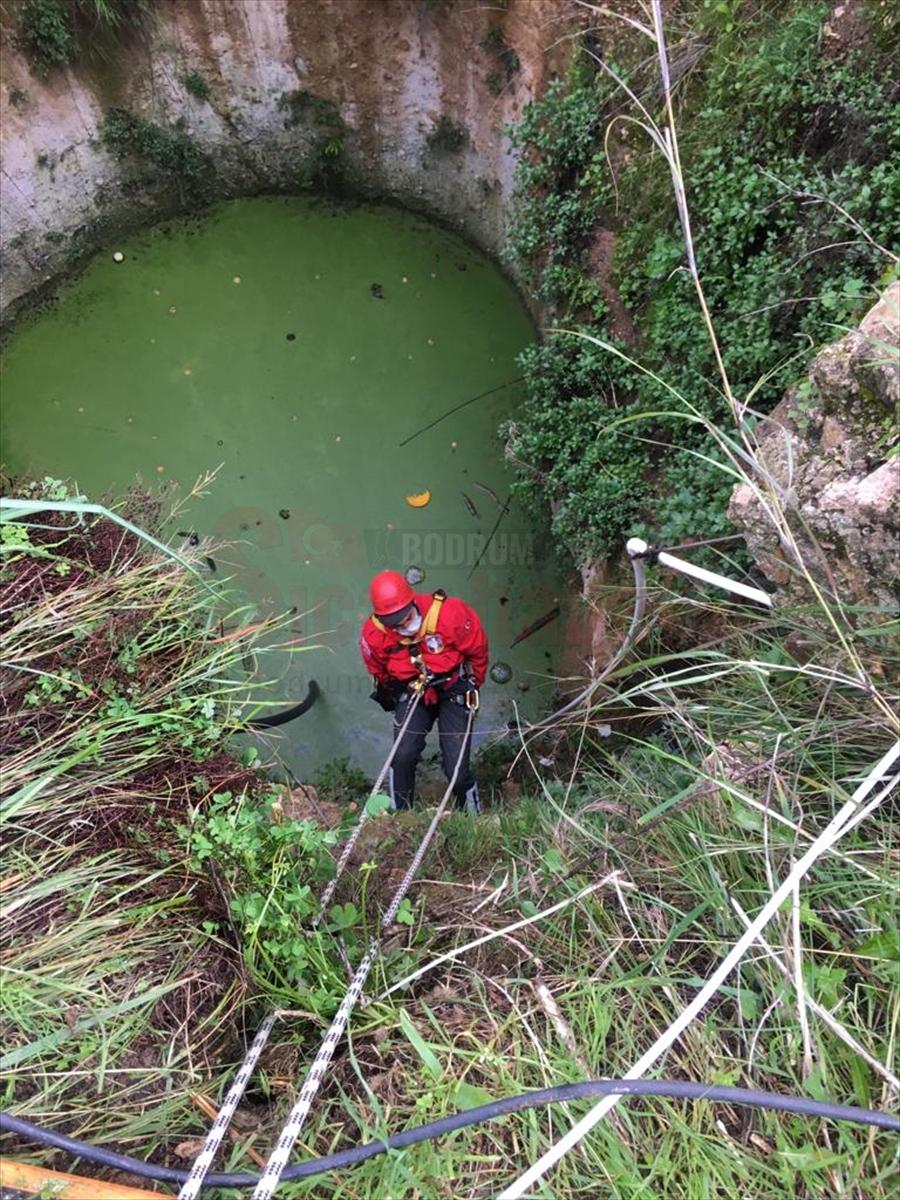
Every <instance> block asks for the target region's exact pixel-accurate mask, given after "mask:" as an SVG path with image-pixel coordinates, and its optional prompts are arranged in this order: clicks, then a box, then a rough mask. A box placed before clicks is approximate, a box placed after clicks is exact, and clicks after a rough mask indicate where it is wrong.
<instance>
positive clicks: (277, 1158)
mask: <svg viewBox="0 0 900 1200" xmlns="http://www.w3.org/2000/svg"><path fill="white" fill-rule="evenodd" d="M474 716H475V712H474V709H469V718H468V721H467V722H466V729H465V732H464V733H463V736H462V741H461V744H460V750H459V754H458V755H457V759H456V766H455V768H454V770H453V777H452V778H451V780H450V782H449V783H448V784H447V790H446V791H445V792H444V795H443V796H442V797H441V802H440V804H439V805H438V806H437V810H436V811H435V814H434V817H433V818H432V821H431V824H430V825H429V826H428V830H427V832H426V834H425V836H424V838H423V839H422V841H421V843H420V844H419V848H418V850H416V853H415V855H414V856H413V860H412V862H411V863H410V865H409V869H408V870H407V872H406V874H405V875H404V876H403V879H402V880H401V882H400V886H399V887H398V888H397V890H396V892H395V893H394V896H393V898H392V900H391V902H390V904H389V905H388V908H387V911H386V912H385V914H384V916H383V917H382V919H381V929H382V932H386V931H387V930H388V929H389V928H390V926H391V925H392V923H393V921H394V917H395V916H396V915H397V910H398V909H399V907H400V905H401V903H402V902H403V898H404V897H405V895H406V893H407V891H408V890H409V887H410V884H411V883H412V881H413V879H414V878H415V875H416V872H417V871H418V869H419V867H420V866H421V864H422V860H423V859H424V857H425V854H426V852H427V850H428V847H429V845H430V843H431V839H432V838H433V837H434V834H435V831H436V830H437V827H438V822H439V821H440V819H441V817H442V816H443V815H444V810H445V809H446V807H447V803H448V801H449V799H450V796H451V795H452V794H453V789H454V787H455V786H456V780H457V778H458V776H459V768H460V765H461V764H462V759H463V754H464V752H465V747H466V739H467V738H468V736H469V733H470V732H471V729H472V720H473V718H474ZM380 944H381V938H380V936H379V935H378V934H375V935H374V936H373V938H372V940H371V941H370V942H369V948H368V950H367V951H366V955H365V957H364V958H363V960H362V962H360V964H359V966H358V967H357V969H356V974H355V975H354V976H353V979H352V981H351V983H350V986H349V988H348V989H347V992H346V994H345V996H344V999H343V1000H342V1002H341V1005H340V1008H339V1009H338V1011H337V1013H336V1014H335V1016H334V1019H333V1021H332V1022H331V1027H330V1029H329V1030H328V1032H327V1033H326V1034H325V1037H324V1038H323V1040H322V1044H321V1046H320V1047H319V1052H318V1054H317V1055H316V1057H315V1059H314V1061H313V1064H312V1066H311V1067H310V1069H309V1074H308V1075H307V1077H306V1082H305V1083H304V1084H303V1087H302V1089H301V1091H300V1095H299V1096H298V1097H297V1102H296V1103H295V1105H294V1107H293V1108H292V1109H291V1113H290V1116H289V1117H288V1119H287V1122H286V1123H285V1125H284V1128H283V1129H282V1131H281V1133H280V1134H279V1137H278V1141H277V1142H276V1144H275V1149H274V1150H273V1151H272V1153H271V1155H270V1156H269V1161H268V1162H267V1163H266V1166H265V1170H264V1171H263V1173H262V1175H261V1176H260V1179H259V1183H258V1184H257V1185H256V1188H255V1190H254V1192H253V1200H271V1197H272V1196H273V1195H274V1194H275V1189H276V1188H277V1187H278V1183H279V1181H280V1179H281V1175H282V1172H283V1171H284V1169H285V1167H286V1166H287V1161H288V1158H289V1157H290V1154H291V1151H292V1150H293V1148H294V1143H295V1142H296V1140H297V1138H298V1137H299V1135H300V1131H301V1129H302V1128H303V1124H304V1122H305V1121H306V1118H307V1116H308V1115H309V1112H310V1109H311V1108H312V1104H313V1100H314V1099H315V1096H316V1093H317V1092H318V1090H319V1084H320V1083H321V1082H322V1077H323V1076H324V1074H325V1072H326V1070H327V1069H328V1064H329V1063H330V1062H331V1058H332V1055H333V1054H334V1051H335V1048H336V1046H337V1044H338V1042H339V1041H340V1039H341V1037H342V1036H343V1033H344V1030H345V1029H346V1027H347V1022H348V1021H349V1019H350V1014H351V1013H352V1011H353V1009H354V1007H355V1005H356V1002H357V1001H358V1000H359V997H360V996H361V994H362V990H363V988H364V987H365V983H366V979H367V978H368V976H369V972H370V971H371V969H372V965H373V963H374V962H375V960H376V958H377V957H378V951H379V948H380Z"/></svg>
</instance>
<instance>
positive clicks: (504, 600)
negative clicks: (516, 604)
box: [500, 596, 509, 604]
mask: <svg viewBox="0 0 900 1200" xmlns="http://www.w3.org/2000/svg"><path fill="white" fill-rule="evenodd" d="M500 603H501V604H509V596H501V597H500Z"/></svg>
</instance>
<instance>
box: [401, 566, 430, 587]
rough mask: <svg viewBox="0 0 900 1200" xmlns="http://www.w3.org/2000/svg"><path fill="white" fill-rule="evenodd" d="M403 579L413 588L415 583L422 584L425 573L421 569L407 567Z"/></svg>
mask: <svg viewBox="0 0 900 1200" xmlns="http://www.w3.org/2000/svg"><path fill="white" fill-rule="evenodd" d="M404 578H405V579H406V582H407V583H408V584H409V585H410V587H415V585H416V584H417V583H422V581H423V580H424V578H425V572H424V571H423V570H422V568H421V567H407V568H406V570H405V572H404Z"/></svg>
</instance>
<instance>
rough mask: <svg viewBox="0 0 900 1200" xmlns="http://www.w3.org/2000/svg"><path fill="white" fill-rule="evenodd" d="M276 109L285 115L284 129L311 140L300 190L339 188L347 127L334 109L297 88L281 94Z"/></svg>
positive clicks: (316, 97) (334, 107) (335, 107)
mask: <svg viewBox="0 0 900 1200" xmlns="http://www.w3.org/2000/svg"><path fill="white" fill-rule="evenodd" d="M278 107H279V108H280V109H281V110H282V111H283V112H284V113H286V116H285V119H284V127H285V129H293V128H301V129H302V130H303V131H304V132H306V133H308V134H310V135H311V137H312V145H311V148H310V150H309V152H308V153H307V155H306V157H305V158H304V160H303V163H302V165H301V169H300V178H299V180H298V183H299V186H300V187H301V188H302V189H304V190H322V191H326V192H327V191H334V190H335V189H337V188H339V187H340V185H341V179H342V171H341V159H342V158H343V155H344V149H345V141H346V137H347V125H346V122H345V121H344V119H343V117H342V116H341V114H340V113H339V112H338V109H337V106H336V105H335V104H332V102H331V101H330V100H324V99H323V98H322V97H321V96H317V95H315V93H313V92H309V91H306V89H304V88H300V89H298V90H297V91H294V92H283V93H282V95H281V96H279V98H278Z"/></svg>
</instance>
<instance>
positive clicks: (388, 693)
mask: <svg viewBox="0 0 900 1200" xmlns="http://www.w3.org/2000/svg"><path fill="white" fill-rule="evenodd" d="M369 699H370V700H374V701H375V703H376V704H380V705H381V707H382V708H383V709H384V711H385V712H393V711H394V709H395V708H396V707H397V693H396V692H395V691H394V689H393V688H392V687H390V686H389V685H388V684H386V683H377V684H376V685H375V691H374V692H373V693H372V694H371V696H370V697H369Z"/></svg>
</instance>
